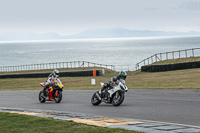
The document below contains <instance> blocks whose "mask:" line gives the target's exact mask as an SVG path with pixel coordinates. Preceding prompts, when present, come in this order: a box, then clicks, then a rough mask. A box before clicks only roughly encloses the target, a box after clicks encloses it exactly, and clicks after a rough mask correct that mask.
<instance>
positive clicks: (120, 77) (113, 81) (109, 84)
mask: <svg viewBox="0 0 200 133" xmlns="http://www.w3.org/2000/svg"><path fill="white" fill-rule="evenodd" d="M126 77H127V73H126V72H124V71H121V72H120V73H119V74H118V75H117V76H114V77H113V78H111V80H110V81H108V82H107V83H105V84H104V85H103V87H102V88H101V92H100V95H101V94H102V92H103V91H104V89H105V88H111V87H112V86H113V85H117V84H118V83H119V82H120V80H125V79H126ZM101 97H102V95H101Z"/></svg>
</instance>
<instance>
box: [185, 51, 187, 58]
mask: <svg viewBox="0 0 200 133" xmlns="http://www.w3.org/2000/svg"><path fill="white" fill-rule="evenodd" d="M185 56H186V58H187V50H185Z"/></svg>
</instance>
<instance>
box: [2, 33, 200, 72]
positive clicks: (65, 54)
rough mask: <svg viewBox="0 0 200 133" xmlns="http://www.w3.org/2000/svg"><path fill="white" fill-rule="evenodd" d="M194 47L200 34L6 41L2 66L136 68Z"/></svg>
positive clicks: (198, 52)
mask: <svg viewBox="0 0 200 133" xmlns="http://www.w3.org/2000/svg"><path fill="white" fill-rule="evenodd" d="M192 48H200V36H184V37H140V38H105V39H68V40H40V41H35V40H34V41H7V42H6V41H4V42H0V66H16V65H28V64H40V63H55V62H70V61H88V62H93V63H99V64H106V65H114V66H116V68H117V67H118V69H120V68H121V69H123V67H127V66H128V67H127V69H135V65H136V64H137V63H138V62H140V61H142V60H144V59H146V58H148V57H150V56H152V55H154V54H157V53H164V52H170V51H177V50H184V49H192ZM183 56H184V55H183ZM189 56H190V55H189ZM195 56H200V50H199V51H197V52H196V51H195Z"/></svg>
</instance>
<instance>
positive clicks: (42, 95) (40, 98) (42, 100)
mask: <svg viewBox="0 0 200 133" xmlns="http://www.w3.org/2000/svg"><path fill="white" fill-rule="evenodd" d="M38 98H39V101H40V102H41V103H44V102H45V101H46V100H45V98H44V92H43V91H40V93H39V97H38Z"/></svg>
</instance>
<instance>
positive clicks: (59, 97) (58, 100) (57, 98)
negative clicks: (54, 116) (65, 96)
mask: <svg viewBox="0 0 200 133" xmlns="http://www.w3.org/2000/svg"><path fill="white" fill-rule="evenodd" d="M54 100H55V102H56V103H59V102H60V101H61V100H62V91H58V96H56V92H55V93H54Z"/></svg>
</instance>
